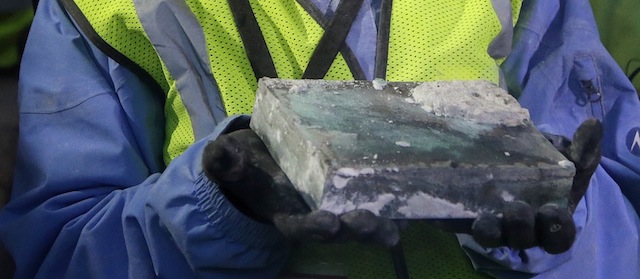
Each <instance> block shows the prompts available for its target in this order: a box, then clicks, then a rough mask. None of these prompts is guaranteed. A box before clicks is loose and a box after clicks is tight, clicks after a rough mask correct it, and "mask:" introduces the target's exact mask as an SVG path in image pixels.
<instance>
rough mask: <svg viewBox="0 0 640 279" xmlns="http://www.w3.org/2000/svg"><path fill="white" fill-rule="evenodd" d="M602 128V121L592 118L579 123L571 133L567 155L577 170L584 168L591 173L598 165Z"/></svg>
mask: <svg viewBox="0 0 640 279" xmlns="http://www.w3.org/2000/svg"><path fill="white" fill-rule="evenodd" d="M602 130H603V128H602V123H600V121H598V120H597V119H594V118H592V119H588V120H586V121H585V122H583V123H582V124H580V127H578V129H577V130H576V132H575V133H574V134H573V141H572V143H571V146H570V147H569V149H568V151H567V155H568V157H569V160H571V161H573V162H574V164H575V165H576V169H578V170H579V171H580V170H585V171H590V172H591V173H592V172H593V170H595V168H596V167H597V166H598V163H599V162H600V145H601V143H602Z"/></svg>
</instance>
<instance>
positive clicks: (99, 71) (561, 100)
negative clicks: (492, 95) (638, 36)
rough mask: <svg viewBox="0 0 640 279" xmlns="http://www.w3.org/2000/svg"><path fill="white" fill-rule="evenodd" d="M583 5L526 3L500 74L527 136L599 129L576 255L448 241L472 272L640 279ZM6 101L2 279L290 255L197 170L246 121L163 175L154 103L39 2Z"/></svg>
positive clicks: (608, 93)
mask: <svg viewBox="0 0 640 279" xmlns="http://www.w3.org/2000/svg"><path fill="white" fill-rule="evenodd" d="M588 5H589V3H588V1H587V0H562V1H561V0H537V1H536V0H531V1H525V4H524V6H525V7H524V8H523V11H524V12H523V14H522V15H521V17H520V18H521V20H520V21H519V23H518V25H517V26H516V29H515V30H516V33H515V40H514V46H513V50H512V53H511V54H510V55H509V57H508V58H507V60H506V61H505V62H504V63H503V65H502V66H503V70H504V73H505V76H506V81H507V84H508V86H509V90H510V91H511V92H513V93H514V94H517V95H519V96H520V97H519V99H520V101H521V103H522V104H523V106H525V107H527V108H528V109H529V110H530V113H531V116H532V119H533V121H534V123H535V124H536V125H537V126H538V127H539V129H540V130H543V131H546V132H550V133H555V134H560V135H565V136H568V137H570V136H571V135H572V134H573V132H574V131H575V129H576V128H577V126H578V125H579V124H580V123H581V122H582V121H584V120H586V119H587V118H589V117H596V118H599V119H601V120H602V122H603V124H604V127H605V139H604V141H603V159H602V163H601V166H600V167H599V168H598V169H597V171H596V174H595V176H594V178H593V179H592V183H591V185H590V187H589V190H588V192H587V194H586V196H585V198H584V199H583V201H582V202H581V203H580V205H579V207H578V209H577V211H576V213H575V214H574V219H575V222H576V224H577V226H578V238H577V241H576V243H575V245H574V247H573V248H572V249H571V250H569V251H567V252H566V253H563V254H560V255H554V256H552V255H548V254H546V253H544V252H543V251H541V250H540V249H537V248H533V249H528V250H525V251H518V250H511V249H507V248H499V249H484V248H482V247H478V245H477V244H475V242H473V240H471V239H470V238H469V237H468V236H465V235H460V236H459V240H460V242H461V245H462V247H463V248H464V249H465V251H467V253H468V254H469V256H470V258H471V259H472V260H473V261H474V264H475V265H476V266H477V267H478V268H479V269H483V270H487V271H489V272H492V273H493V274H495V275H500V276H509V277H514V276H531V274H532V273H533V274H538V277H540V278H574V277H582V278H638V276H639V275H640V249H639V247H638V230H639V228H640V221H639V220H638V215H637V213H636V210H634V206H635V208H638V207H639V206H640V193H639V191H640V114H638V111H640V102H639V101H638V97H637V95H636V92H635V91H634V89H633V87H632V86H631V84H630V83H629V81H628V80H626V77H625V75H624V73H623V72H622V71H621V70H620V69H619V68H618V66H617V65H616V64H615V62H614V61H613V60H612V59H611V57H610V56H609V55H608V54H607V51H606V50H605V49H604V48H603V47H602V44H601V43H600V41H599V39H598V34H597V29H596V26H595V23H594V21H593V17H592V15H591V10H590V7H589V6H588ZM372 7H373V6H372ZM355 28H356V29H357V28H358V27H355ZM359 31H360V32H362V33H363V34H361V35H362V37H363V38H364V37H367V36H366V34H364V33H367V32H369V33H371V32H375V30H367V29H365V28H362V29H361V30H359ZM348 40H350V39H348ZM349 43H351V42H349ZM359 49H360V51H359V52H360V53H363V56H364V54H367V55H368V54H370V53H371V52H370V51H368V50H367V49H366V47H364V49H361V48H359ZM19 99H20V117H21V118H20V121H21V123H20V131H21V134H20V141H19V151H18V165H17V169H16V177H15V181H14V190H13V194H12V201H11V202H10V203H9V204H8V205H7V206H6V207H5V209H4V210H3V211H2V212H0V240H1V241H2V242H3V243H4V245H5V246H6V247H7V248H8V249H9V250H10V251H11V253H12V254H13V256H14V258H15V261H16V264H17V272H16V278H63V277H67V278H126V277H130V278H153V277H163V278H190V277H204V278H269V277H275V276H276V275H277V273H278V272H279V270H280V269H281V267H282V265H283V264H284V263H285V261H286V257H287V255H288V254H289V244H288V243H287V242H286V241H284V240H283V239H282V237H281V235H280V234H279V233H278V232H277V231H276V230H275V229H274V228H273V227H271V226H268V225H264V224H261V223H257V222H254V221H253V220H251V219H249V218H247V217H245V216H243V215H242V214H240V213H239V212H238V211H237V210H236V209H235V208H233V207H232V206H231V204H230V203H229V202H228V201H227V200H226V199H225V198H224V196H223V195H222V194H221V193H220V192H219V191H218V189H217V186H216V185H215V184H213V183H211V182H210V181H208V180H207V179H206V178H205V177H204V176H203V173H202V168H201V166H200V156H201V152H202V149H203V147H204V145H205V144H206V142H207V141H209V140H212V139H215V138H216V137H217V136H218V135H219V134H220V133H223V132H224V131H225V129H226V127H228V125H229V123H232V122H235V123H242V124H244V125H246V121H247V119H248V117H247V116H236V117H232V118H228V119H226V120H224V121H223V122H221V123H219V124H218V126H217V127H216V129H215V131H214V132H213V133H212V134H211V135H209V136H208V137H206V138H204V139H202V140H200V141H198V142H196V143H195V144H194V145H192V146H191V147H190V148H189V149H188V150H187V151H186V152H185V153H184V154H183V155H181V156H180V157H178V158H177V159H175V160H174V161H172V162H171V163H170V164H169V165H168V166H166V167H165V166H164V164H163V160H162V145H163V139H164V115H163V96H161V94H158V93H157V92H153V90H152V88H151V87H150V86H149V85H147V84H145V83H144V82H143V81H141V80H139V79H138V78H137V77H136V76H135V75H134V74H133V73H132V72H130V71H129V70H128V69H127V68H125V67H124V66H122V65H119V64H118V63H116V62H115V61H114V60H112V59H110V58H109V57H107V56H106V55H105V54H104V53H102V52H101V51H100V50H98V49H97V48H96V47H95V46H94V45H93V44H92V43H90V41H89V40H88V39H87V38H86V37H85V35H84V34H82V33H81V32H80V31H78V28H77V26H76V25H75V24H74V22H72V21H71V20H70V19H69V17H68V16H67V15H66V14H65V13H64V11H63V10H62V8H61V7H60V6H59V4H58V2H57V1H55V0H49V1H46V0H44V1H40V5H39V7H38V12H37V16H36V18H35V19H34V22H33V27H32V30H31V34H30V37H29V41H28V43H27V47H26V50H25V54H24V58H23V64H22V72H21V81H20V97H19Z"/></svg>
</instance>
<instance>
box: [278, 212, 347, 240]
mask: <svg viewBox="0 0 640 279" xmlns="http://www.w3.org/2000/svg"><path fill="white" fill-rule="evenodd" d="M273 224H274V225H275V226H276V228H278V230H280V232H282V233H283V234H284V235H285V237H287V238H289V239H292V240H298V241H306V240H316V241H327V240H330V239H332V238H334V237H335V236H336V234H337V233H338V231H339V230H340V219H339V218H338V216H337V215H335V214H333V213H331V212H328V211H325V210H316V211H312V212H311V213H309V214H297V215H290V214H282V213H278V214H275V215H274V217H273Z"/></svg>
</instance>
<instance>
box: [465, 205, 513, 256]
mask: <svg viewBox="0 0 640 279" xmlns="http://www.w3.org/2000/svg"><path fill="white" fill-rule="evenodd" d="M471 232H472V235H473V239H475V241H476V242H478V244H480V245H482V246H483V247H487V248H495V247H500V246H504V245H505V244H506V243H505V239H504V235H503V234H502V218H499V217H498V216H496V215H494V214H490V213H483V214H480V216H478V218H476V220H475V221H474V222H473V224H472V225H471Z"/></svg>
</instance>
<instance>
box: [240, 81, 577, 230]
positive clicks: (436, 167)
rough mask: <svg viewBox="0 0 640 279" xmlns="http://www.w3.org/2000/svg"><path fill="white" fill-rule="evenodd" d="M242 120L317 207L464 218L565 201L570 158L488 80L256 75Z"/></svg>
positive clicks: (398, 215) (571, 172)
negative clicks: (514, 204) (511, 204)
mask: <svg viewBox="0 0 640 279" xmlns="http://www.w3.org/2000/svg"><path fill="white" fill-rule="evenodd" d="M251 128H252V129H254V130H255V131H256V133H257V134H258V135H259V136H260V137H261V138H262V139H263V141H264V142H265V144H266V145H267V147H268V148H269V151H270V152H271V154H272V155H273V157H274V158H275V159H276V161H277V162H278V164H279V165H280V167H281V168H282V169H283V170H284V172H285V173H286V174H287V176H288V177H289V178H290V179H291V181H292V182H293V183H294V185H295V186H296V188H297V189H298V190H299V191H300V192H301V193H302V194H303V196H304V197H305V199H306V201H307V202H308V203H309V205H310V206H311V207H312V208H314V209H317V208H320V209H325V210H329V211H331V212H334V213H337V214H339V213H343V212H346V211H349V210H353V209H356V208H364V209H368V210H370V211H372V212H373V213H375V214H377V215H380V216H384V217H389V218H394V219H467V218H474V217H475V216H477V215H478V214H479V213H480V212H497V211H499V210H500V209H501V207H502V206H503V205H504V203H505V202H508V201H513V200H522V201H525V202H528V203H529V204H531V205H532V206H533V207H534V208H535V207H539V206H542V205H544V204H545V203H548V202H556V203H559V204H561V205H566V198H565V195H566V194H567V193H568V191H569V190H570V188H571V182H572V177H573V175H574V173H575V169H574V166H573V164H572V163H571V162H569V161H567V160H566V158H565V157H564V156H562V154H560V153H559V152H558V151H557V150H556V149H555V148H554V147H553V146H552V145H551V144H550V143H549V142H548V141H547V140H546V139H545V138H544V137H543V136H542V135H541V134H540V133H539V132H538V131H537V129H536V128H535V127H534V126H533V125H532V123H531V122H530V120H529V115H528V112H527V110H526V109H523V108H521V107H520V106H519V104H518V103H517V101H516V100H515V99H514V98H513V97H511V96H510V95H508V94H507V93H506V92H505V91H504V90H502V89H500V88H498V87H496V86H494V85H493V84H492V83H489V82H487V81H449V82H430V83H417V82H390V83H386V82H385V81H380V80H375V81H373V82H370V81H324V80H280V79H269V78H264V79H261V80H260V82H259V86H258V92H257V98H256V105H255V108H254V113H253V117H252V120H251Z"/></svg>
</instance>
